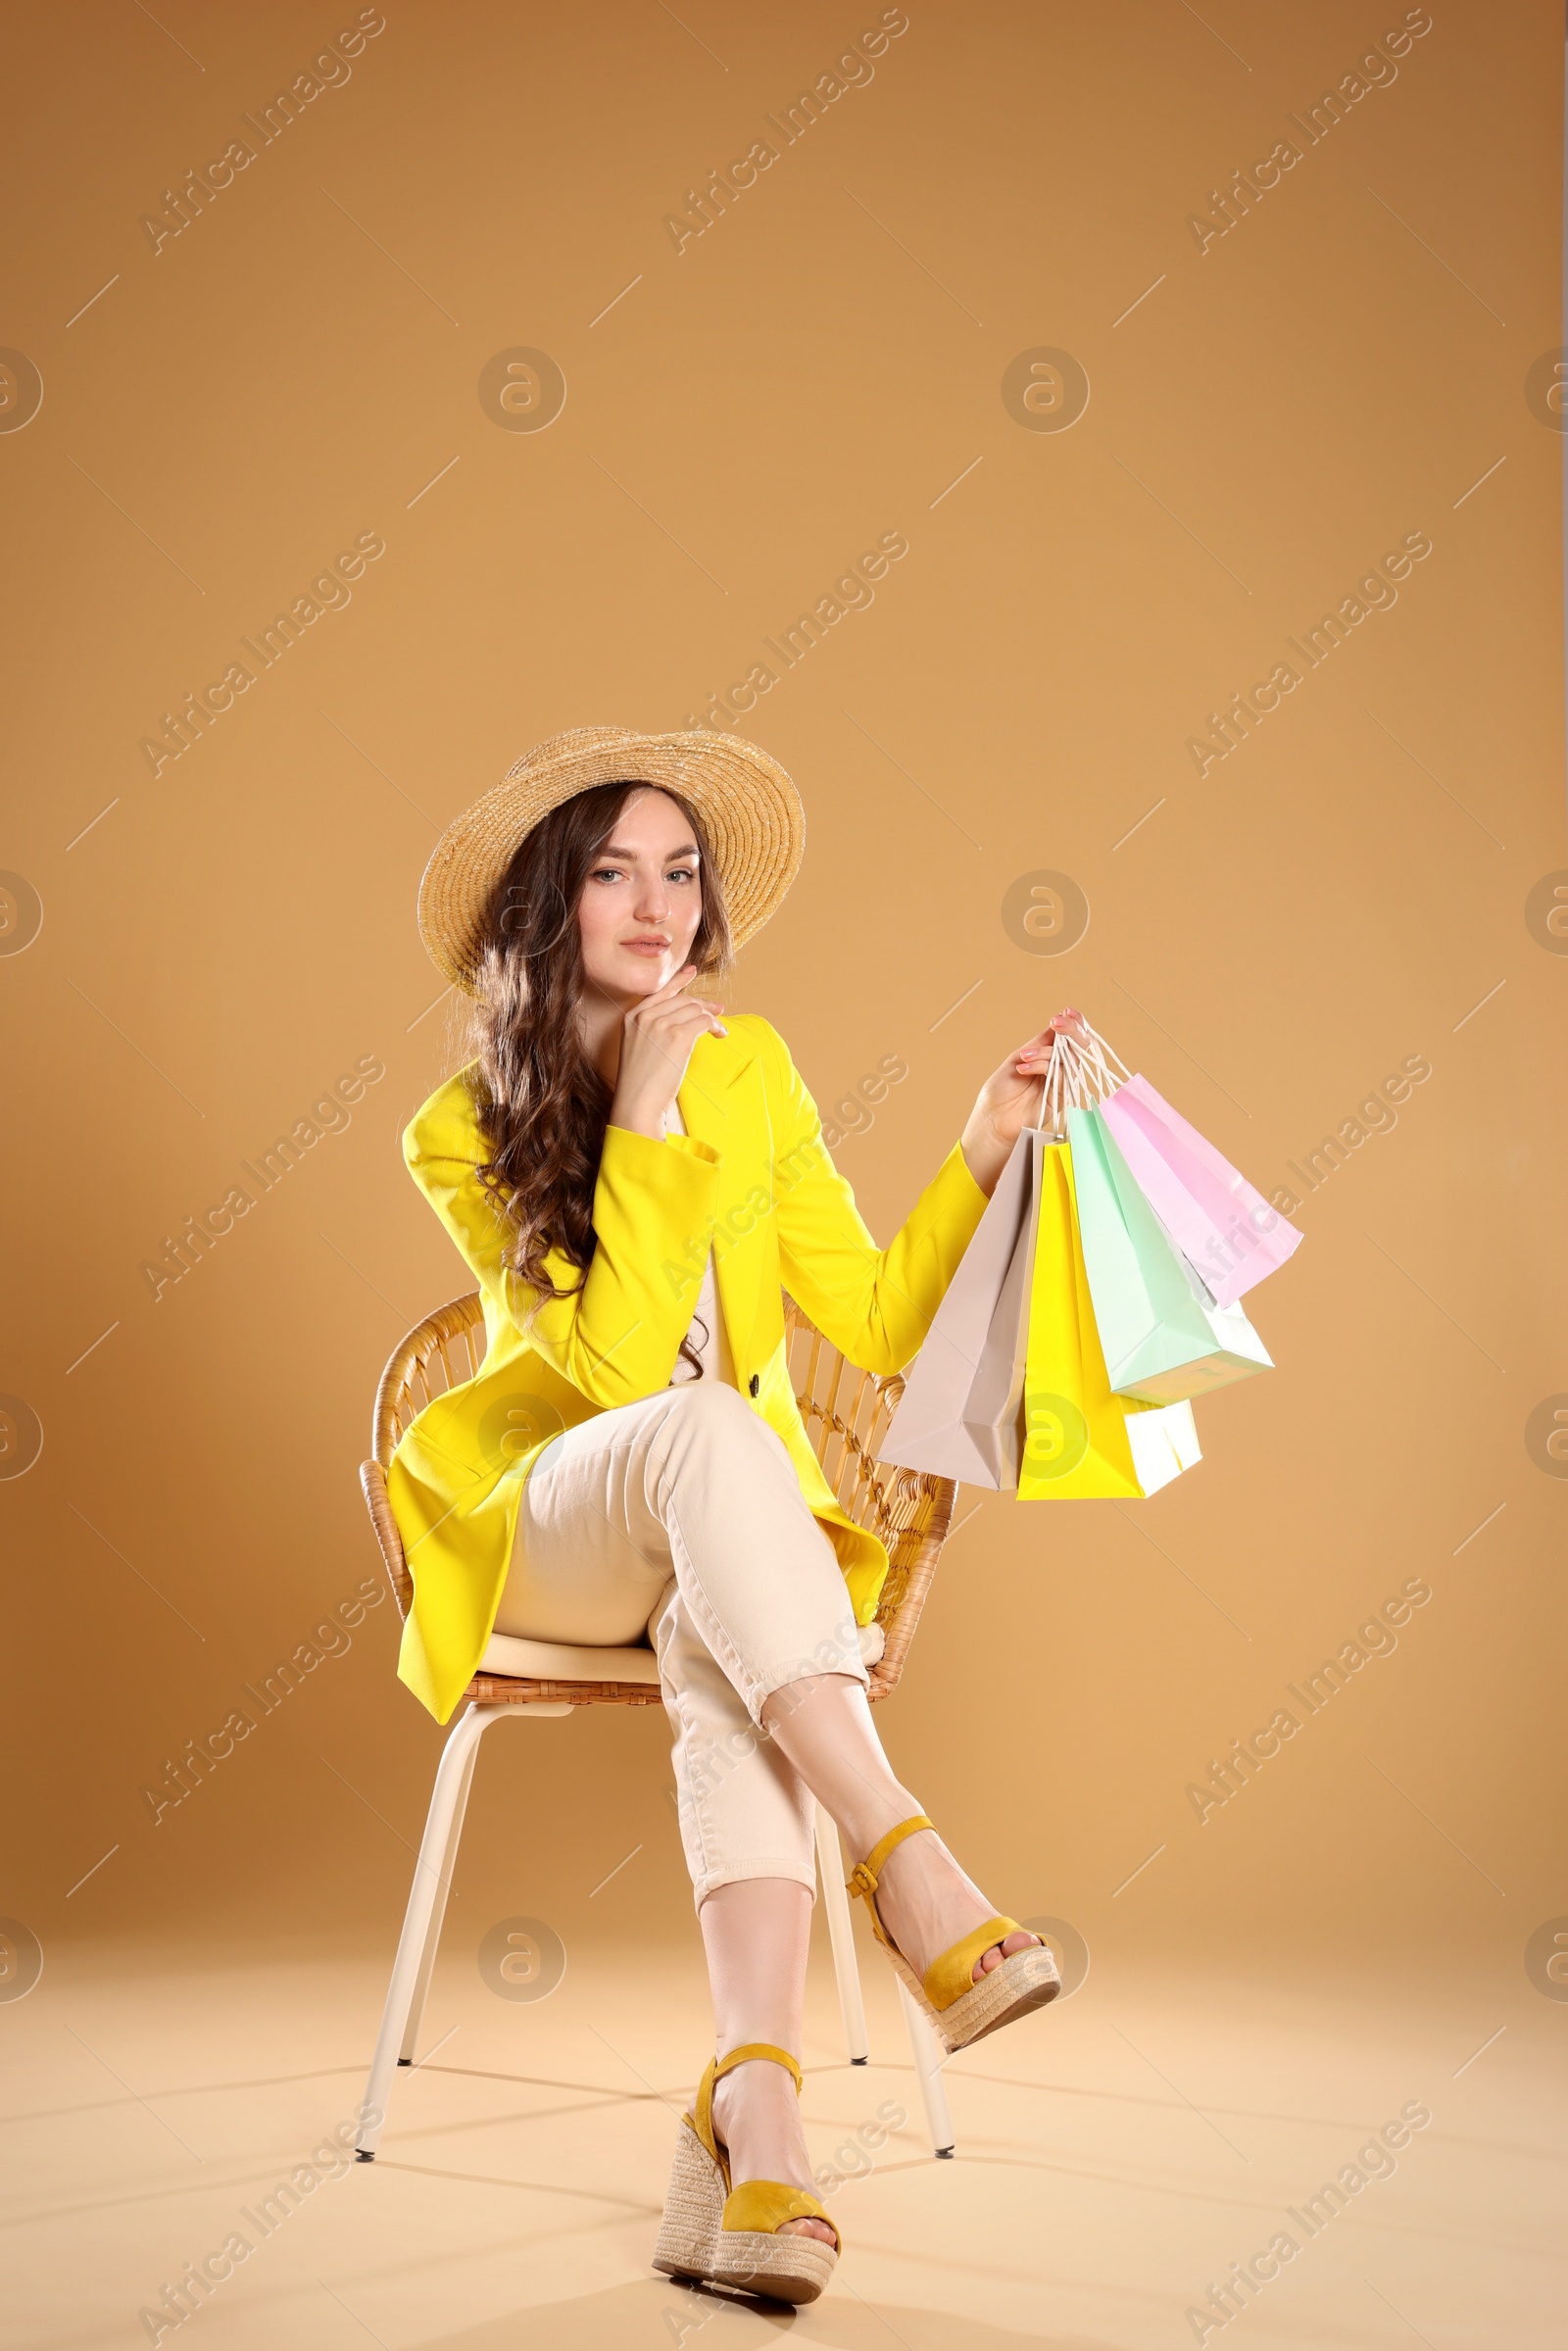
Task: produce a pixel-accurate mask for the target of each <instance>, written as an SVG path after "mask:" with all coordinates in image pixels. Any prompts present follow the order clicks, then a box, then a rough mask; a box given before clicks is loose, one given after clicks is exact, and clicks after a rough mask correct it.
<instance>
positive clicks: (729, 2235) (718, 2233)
mask: <svg viewBox="0 0 1568 2351" xmlns="http://www.w3.org/2000/svg"><path fill="white" fill-rule="evenodd" d="M753 2057H767V2058H771V2060H772V2061H773V2063H774V2064H775V2065H781V2066H783V2067H784V2069H785V2071H786V2072H787V2073H790V2074H792V2075H793V2076H794V2077H795V2089H796V2094H797V2096H798V2095H799V2093H800V2087H801V2069H800V2067H799V2066H798V2065H797V2064H796V2062H795V2060H794V2058H793V2057H792V2056H791V2055H790V2053H789V2051H788V2049H778V2048H775V2047H774V2046H773V2043H772V2042H771V2041H765V2040H756V2041H745V2042H743V2043H742V2045H741V2046H740V2048H738V2049H731V2050H730V2051H729V2053H728V2055H727V2056H724V2057H715V2058H714V2059H713V2061H712V2063H711V2065H710V2067H709V2069H708V2071H707V2073H706V2074H705V2075H704V2076H703V2079H702V2084H701V2086H700V2088H699V2089H698V2092H697V2098H696V2109H695V2112H694V2113H692V2114H688V2115H683V2116H682V2117H681V2126H680V2135H679V2137H678V2138H677V2139H676V2141H675V2161H674V2163H673V2165H672V2166H671V2168H670V2175H669V2193H668V2195H667V2196H666V2197H665V2199H664V2221H663V2226H662V2229H660V2231H659V2242H658V2244H657V2245H656V2246H655V2247H654V2267H655V2269H656V2270H662V2271H663V2272H664V2274H665V2275H666V2277H670V2278H707V2279H710V2280H711V2281H712V2283H714V2284H715V2285H728V2286H733V2287H735V2288H736V2289H737V2290H739V2291H741V2292H744V2293H752V2294H770V2295H771V2296H772V2297H773V2299H774V2300H775V2301H777V2302H814V2301H815V2300H816V2297H817V2295H818V2294H819V2293H820V2292H821V2291H822V2288H823V2286H825V2285H826V2283H827V2281H828V2279H829V2278H831V2277H832V2275H833V2272H834V2269H835V2268H836V2266H837V2264H838V2258H839V2255H840V2253H841V2252H842V2251H843V2239H842V2237H840V2235H839V2232H838V2227H837V2224H836V2223H835V2222H834V2221H833V2220H832V2219H831V2218H830V2217H829V2215H828V2214H827V2213H825V2212H824V2211H823V2210H822V2207H821V2205H820V2204H818V2202H817V2200H816V2198H815V2197H814V2196H813V2195H810V2194H809V2193H808V2191H807V2190H806V2189H805V2188H803V2187H787V2186H786V2185H785V2184H784V2182H783V2181H782V2180H744V2181H743V2182H742V2184H741V2185H740V2186H739V2187H732V2186H731V2185H730V2177H729V2155H728V2151H727V2149H725V2148H723V2147H721V2146H720V2145H719V2143H718V2140H717V2139H716V2137H715V2136H714V2133H713V2085H714V2083H715V2082H717V2081H718V2079H719V2076H720V2075H721V2074H727V2073H728V2072H729V2070H730V2068H731V2067H732V2066H737V2065H745V2064H746V2062H747V2061H748V2059H749V2058H753ZM786 2221H826V2222H827V2226H828V2227H829V2228H830V2229H832V2230H833V2242H832V2244H831V2245H829V2244H825V2243H824V2242H823V2240H822V2239H821V2238H820V2237H819V2236H802V2235H800V2234H799V2233H798V2232H795V2231H792V2232H791V2233H790V2234H789V2235H787V2236H780V2235H778V2234H777V2233H776V2232H777V2230H778V2229H780V2228H782V2226H783V2224H784V2223H785V2222H786Z"/></svg>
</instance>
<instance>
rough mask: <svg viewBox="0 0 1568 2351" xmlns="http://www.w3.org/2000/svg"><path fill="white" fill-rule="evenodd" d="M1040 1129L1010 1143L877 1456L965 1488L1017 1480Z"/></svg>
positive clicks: (1006, 1485)
mask: <svg viewBox="0 0 1568 2351" xmlns="http://www.w3.org/2000/svg"><path fill="white" fill-rule="evenodd" d="M1044 1151H1045V1137H1044V1135H1043V1134H1041V1132H1040V1130H1039V1129H1038V1128H1036V1127H1026V1128H1025V1129H1024V1131H1023V1133H1022V1134H1021V1135H1020V1136H1019V1137H1018V1140H1017V1142H1016V1143H1015V1144H1014V1145H1013V1148H1012V1153H1011V1156H1010V1157H1009V1158H1008V1161H1007V1164H1006V1166H1005V1168H1004V1169H1003V1172H1002V1176H1001V1179H1000V1181H999V1182H998V1185H997V1188H996V1191H995V1192H994V1193H993V1194H992V1196H991V1198H990V1200H988V1201H987V1203H986V1208H985V1213H984V1214H983V1215H982V1217H981V1219H980V1222H979V1224H978V1225H977V1226H976V1228H975V1231H974V1234H973V1236H972V1238H971V1239H970V1242H969V1246H968V1248H967V1249H965V1250H964V1252H963V1257H962V1259H961V1261H960V1263H959V1266H958V1270H957V1272H956V1274H955V1275H954V1277H953V1280H952V1281H951V1283H950V1284H949V1285H948V1290H947V1295H946V1297H945V1298H943V1300H942V1303H941V1304H940V1306H938V1308H937V1311H936V1314H935V1315H934V1317H933V1318H932V1322H931V1327H930V1329H929V1330H928V1331H927V1333H926V1336H925V1341H924V1344H923V1345H922V1347H921V1348H920V1352H919V1353H918V1355H916V1357H915V1359H914V1361H913V1363H912V1364H911V1365H910V1366H909V1369H908V1371H907V1373H906V1374H905V1382H904V1395H903V1397H902V1398H901V1400H900V1402H899V1404H898V1407H897V1409H896V1410H895V1412H894V1415H893V1419H892V1421H891V1423H890V1424H889V1427H888V1430H887V1434H886V1436H885V1437H884V1438H883V1440H882V1444H881V1446H880V1448H879V1450H878V1454H877V1458H878V1459H879V1460H881V1461H886V1462H889V1463H891V1464H892V1465H893V1466H894V1467H896V1468H900V1469H922V1470H929V1471H930V1472H931V1473H932V1474H933V1475H935V1476H937V1477H943V1478H957V1479H960V1480H963V1481H964V1482H966V1483H967V1484H969V1485H971V1486H989V1487H992V1488H994V1489H996V1490H997V1491H999V1492H1000V1491H1010V1490H1011V1489H1012V1488H1013V1487H1014V1486H1015V1485H1016V1484H1017V1479H1018V1454H1019V1449H1020V1443H1021V1436H1020V1424H1021V1420H1022V1408H1023V1380H1024V1335H1025V1331H1026V1328H1027V1313H1028V1304H1029V1282H1030V1277H1031V1274H1032V1272H1033V1268H1034V1253H1035V1233H1036V1229H1037V1226H1038V1222H1039V1203H1040V1167H1041V1159H1042V1155H1043V1153H1044Z"/></svg>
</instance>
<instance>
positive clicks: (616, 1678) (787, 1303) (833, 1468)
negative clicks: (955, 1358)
mask: <svg viewBox="0 0 1568 2351" xmlns="http://www.w3.org/2000/svg"><path fill="white" fill-rule="evenodd" d="M784 1321H785V1330H786V1334H787V1340H788V1347H789V1360H790V1370H791V1376H792V1378H793V1379H794V1382H795V1388H796V1397H797V1401H798V1402H799V1405H800V1408H801V1415H802V1418H803V1419H804V1421H805V1423H806V1427H807V1431H808V1434H809V1437H810V1441H811V1445H812V1447H813V1449H814V1451H815V1453H816V1456H817V1459H818V1460H819V1461H820V1463H821V1464H822V1469H823V1473H824V1475H825V1476H826V1478H827V1482H828V1484H829V1486H830V1487H831V1488H832V1490H833V1493H834V1494H835V1496H836V1497H837V1499H838V1502H839V1506H840V1508H841V1509H843V1510H845V1511H846V1512H847V1513H848V1514H849V1516H850V1517H851V1518H853V1519H854V1520H855V1521H856V1522H857V1524H858V1525H860V1526H863V1527H866V1528H868V1529H869V1530H870V1531H871V1532H873V1533H874V1534H875V1535H877V1536H878V1537H879V1538H880V1540H881V1542H882V1543H884V1544H885V1545H886V1546H887V1551H888V1556H889V1560H890V1566H889V1570H888V1575H887V1580H886V1582H885V1584H884V1585H883V1588H882V1593H881V1598H880V1602H879V1604H878V1608H877V1616H876V1624H875V1627H874V1628H871V1627H867V1628H865V1630H864V1631H863V1632H862V1635H861V1648H862V1653H863V1654H864V1656H865V1658H866V1668H867V1673H868V1675H869V1679H870V1695H871V1697H872V1699H873V1700H877V1699H880V1698H884V1697H886V1696H888V1694H889V1693H890V1692H891V1691H892V1690H895V1689H896V1688H897V1686H898V1682H899V1678H900V1676H901V1674H902V1673H903V1671H904V1666H905V1661H906V1659H907V1656H908V1651H909V1643H910V1641H912V1640H913V1638H914V1634H915V1628H916V1627H917V1625H918V1624H919V1621H920V1611H921V1609H922V1607H923V1606H924V1604H925V1596H926V1593H927V1592H928V1591H929V1589H930V1585H931V1579H932V1577H933V1575H934V1574H935V1572H936V1566H937V1561H938V1558H939V1557H940V1555H941V1551H942V1545H943V1543H944V1542H945V1541H946V1539H947V1534H948V1529H949V1526H950V1525H951V1523H952V1517H953V1505H954V1500H955V1496H956V1491H957V1490H956V1487H955V1486H954V1484H953V1482H952V1481H951V1480H950V1479H947V1478H936V1477H929V1476H926V1475H924V1474H922V1473H917V1472H915V1471H913V1470H907V1469H895V1468H891V1467H888V1466H885V1465H884V1464H883V1463H881V1462H879V1461H877V1460H876V1459H875V1458H874V1448H875V1447H876V1445H879V1444H880V1442H881V1440H882V1437H883V1434H884V1432H885V1431H886V1429H887V1426H888V1423H889V1421H890V1420H891V1418H892V1415H893V1410H894V1407H895V1406H896V1404H897V1403H898V1401H899V1398H900V1396H902V1395H903V1393H904V1382H903V1379H902V1378H899V1377H894V1378H880V1377H878V1376H877V1375H875V1374H873V1373H871V1372H865V1371H860V1370H858V1369H857V1368H856V1367H855V1366H854V1365H852V1364H850V1363H848V1362H846V1360H845V1358H844V1356H843V1355H842V1354H841V1353H840V1352H839V1350H838V1348H837V1347H833V1346H831V1345H830V1344H829V1342H828V1341H827V1340H825V1339H824V1338H823V1337H822V1335H821V1333H820V1332H819V1331H817V1330H816V1329H815V1328H814V1327H813V1326H812V1325H811V1324H810V1323H809V1321H808V1320H807V1318H806V1316H805V1315H804V1314H803V1313H802V1311H801V1309H800V1308H799V1306H797V1305H796V1303H795V1301H794V1300H793V1298H789V1297H787V1296H786V1298H785V1299H784ZM484 1351H485V1328H484V1318H483V1311H482V1308H481V1304H480V1299H479V1294H478V1292H477V1291H473V1292H470V1293H469V1294H468V1296H466V1298H454V1299H453V1300H452V1302H451V1303H450V1305H445V1306H439V1307H437V1309H436V1311H435V1312H434V1313H433V1314H428V1315H426V1316H425V1319H424V1320H423V1322H421V1323H419V1324H417V1326H416V1328H415V1329H414V1330H412V1331H411V1332H410V1333H409V1334H408V1337H407V1338H406V1339H404V1340H403V1342H402V1343H401V1345H400V1346H399V1347H396V1348H395V1349H394V1350H393V1353H392V1355H391V1357H390V1359H389V1360H388V1363H387V1366H386V1369H385V1371H384V1372H383V1373H382V1375H381V1383H380V1386H379V1388H378V1390H377V1392H376V1398H375V1418H374V1426H373V1431H372V1437H371V1457H370V1459H369V1460H368V1461H366V1462H363V1463H362V1464H361V1466H360V1483H361V1485H362V1487H363V1488H364V1491H365V1499H366V1503H367V1506H368V1510H369V1513H370V1519H371V1523H372V1525H373V1526H374V1528H375V1533H376V1540H377V1542H378V1543H379V1544H380V1546H381V1556H382V1560H383V1563H384V1565H385V1569H386V1575H387V1581H388V1583H389V1584H390V1586H391V1590H392V1596H393V1598H394V1600H395V1601H396V1602H397V1607H398V1612H399V1614H400V1616H406V1615H407V1614H408V1611H409V1607H410V1604H411V1602H412V1600H413V1597H414V1583H413V1579H412V1577H411V1575H410V1573H409V1565H408V1561H407V1559H406V1558H405V1557H404V1553H403V1544H402V1541H401V1539H400V1537H399V1534H398V1529H397V1522H396V1520H395V1519H394V1518H393V1516H392V1511H391V1506H390V1504H389V1503H388V1500H387V1491H386V1471H387V1465H388V1463H389V1462H390V1461H391V1458H392V1454H393V1451H394V1448H395V1447H396V1445H398V1442H399V1440H400V1439H401V1438H402V1436H403V1433H404V1431H405V1429H407V1428H408V1426H409V1424H410V1423H411V1422H412V1421H413V1420H414V1419H415V1418H416V1417H417V1414H418V1413H420V1412H421V1411H422V1410H423V1409H424V1407H425V1405H426V1404H428V1403H430V1402H431V1401H433V1399H434V1398H435V1397H436V1396H442V1395H444V1394H445V1393H446V1391H447V1390H448V1389H450V1388H456V1387H459V1386H461V1385H462V1383H463V1382H465V1381H466V1380H469V1379H472V1378H473V1377H474V1376H475V1374H476V1373H477V1372H478V1370H479V1367H480V1364H481V1362H482V1360H483V1356H484ZM464 1694H465V1697H466V1700H467V1704H466V1707H465V1710H464V1712H463V1713H462V1714H461V1715H460V1716H459V1718H458V1721H457V1723H456V1725H455V1726H454V1728H453V1730H452V1732H451V1734H450V1736H449V1737H448V1739H447V1743H446V1746H445V1748H444V1750H443V1752H442V1757H441V1762H440V1765H439V1767H438V1769H437V1772H436V1782H435V1788H434V1789H433V1791H432V1794H431V1798H430V1810H429V1815H428V1818H427V1820H426V1822H425V1830H424V1837H423V1841H422V1843H421V1845H420V1849H419V1859H418V1864H417V1868H416V1870H415V1874H414V1886H413V1888H412V1890H411V1892H410V1895H409V1905H408V1910H407V1913H406V1915H405V1917H404V1922H403V1933H402V1935H401V1937H400V1939H399V1943H398V1952H397V1958H396V1960H395V1961H394V1963H393V1969H392V1981H391V1984H390V1985H389V1986H388V1990H387V1998H386V2006H385V2009H384V2011H383V2014H382V2018H381V2029H380V2033H379V2034H378V2035H377V2039H376V2046H375V2055H374V2058H373V2059H372V2061H371V2066H370V2077H369V2082H368V2085H367V2089H366V2106H367V2121H366V2123H365V2127H364V2129H363V2130H362V2131H361V2133H360V2137H359V2141H358V2152H359V2157H360V2160H361V2162H362V2163H368V2162H370V2161H371V2160H372V2159H373V2157H374V2154H375V2148H376V2143H377V2141H378V2139H379V2137H380V2133H381V2129H382V2122H381V2120H375V2121H373V2122H372V2121H371V2120H370V2119H368V2118H369V2117H372V2116H373V2117H380V2118H384V2116H385V2112H386V2106H387V2100H388V2096H389V2094H390V2091H391V2087H392V2081H393V2076H394V2073H395V2071H396V2069H397V2067H399V2066H412V2065H413V2064H414V2062H415V2048H416V2046H417V2039H418V2033H419V2028H420V2025H421V2024H422V2022H423V2016H424V2004H425V1997H426V1994H427V1993H428V1990H429V1986H430V1978H431V1974H432V1972H433V1970H434V1966H435V1956H436V1949H437V1945H438V1944H439V1941H440V1937H441V1927H442V1922H443V1918H444V1915H445V1912H446V1901H447V1892H448V1889H449V1887H450V1886H451V1882H452V1875H453V1871H454V1870H455V1868H456V1866H457V1856H458V1843H459V1839H460V1838H461V1837H462V1834H463V1821H464V1814H465V1812H466V1807H467V1801H468V1790H469V1788H470V1786H471V1783H472V1779H473V1767H474V1762H475V1759H476V1757H477V1754H478V1746H479V1739H480V1738H481V1737H482V1735H483V1733H484V1732H485V1731H486V1730H487V1729H488V1728H489V1726H490V1724H491V1723H492V1722H496V1721H498V1720H500V1719H502V1718H503V1717H504V1716H511V1717H513V1718H515V1719H520V1718H521V1717H522V1716H523V1715H524V1714H525V1713H531V1714H532V1715H533V1716H535V1717H560V1716H563V1715H566V1714H570V1713H571V1712H572V1710H573V1708H574V1707H577V1706H652V1705H657V1704H658V1703H659V1702H660V1697H661V1693H660V1687H659V1671H658V1666H657V1663H656V1661H655V1658H654V1652H653V1649H652V1647H651V1646H643V1647H637V1648H624V1649H591V1648H571V1647H566V1646H564V1645H563V1644H560V1643H556V1642H543V1641H520V1640H515V1639H513V1638H510V1637H507V1636H503V1635H497V1636H496V1637H495V1638H494V1639H492V1641H491V1642H490V1645H489V1647H488V1648H487V1649H486V1651H485V1653H484V1656H483V1657H482V1658H481V1659H480V1662H479V1669H478V1671H477V1672H476V1673H475V1674H474V1677H473V1679H472V1681H471V1682H470V1683H469V1684H468V1687H467V1690H466V1691H465V1693H464ZM816 1848H817V1864H818V1872H819V1875H820V1878H821V1884H822V1898H823V1904H824V1908H825V1909H826V1912H827V1922H828V1935H829V1939H830V1942H831V1946H832V1952H833V1967H834V1973H835V1976H836V1978H837V1982H838V1990H839V2001H840V2006H841V2008H842V2010H843V2015H844V2031H845V2038H846V2041H847V2043H848V2048H849V2056H850V2061H851V2063H852V2064H855V2065H864V2064H865V2063H866V2062H867V2058H868V2055H869V2045H868V2042H867V2038H866V2030H865V2011H864V2005H863V2002H862V2000H861V1997H860V1981H859V1971H858V1965H857V1962H856V1955H855V1938H854V1932H853V1929H852V1926H851V1921H850V1906H849V1897H848V1894H847V1892H846V1889H845V1880H844V1862H843V1856H842V1853H841V1851H840V1847H839V1837H838V1830H837V1828H836V1827H835V1825H834V1823H833V1821H832V1820H831V1819H830V1817H829V1816H828V1814H827V1813H825V1812H824V1811H823V1810H822V1809H821V1807H820V1806H818V1807H817V1818H816ZM899 1995H900V1999H901V2001H902V2003H903V2006H904V2012H905V2018H906V2022H907V2025H908V2029H909V2043H910V2048H911V2051H912V2054H913V2058H914V2066H915V2072H916V2074H917V2076H918V2078H919V2081H920V2085H921V2091H922V2095H923V2098H924V2101H925V2109H926V2116H927V2120H928V2122H929V2125H930V2129H931V2139H932V2144H933V2146H934V2147H935V2149H936V2151H937V2153H938V2154H939V2155H951V2154H952V2152H953V2146H954V2140H953V2127H952V2121H951V2118H950V2116H949V2113H948V2103H947V2096H946V2093H945V2091H944V2088H943V2084H942V2078H941V2057H940V2053H939V2051H938V2048H937V2044H936V2041H935V2039H934V2037H933V2035H932V2033H931V2032H930V2029H929V2027H928V2026H927V2024H926V2022H925V2019H924V2018H923V2017H922V2016H921V2014H920V2012H919V2010H918V2009H917V2008H916V2007H915V2005H914V2003H913V2001H912V2000H911V1999H910V1997H909V1995H908V1993H907V1991H906V1990H905V1988H904V1985H903V1984H902V1983H901V1984H900V1985H899Z"/></svg>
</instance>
